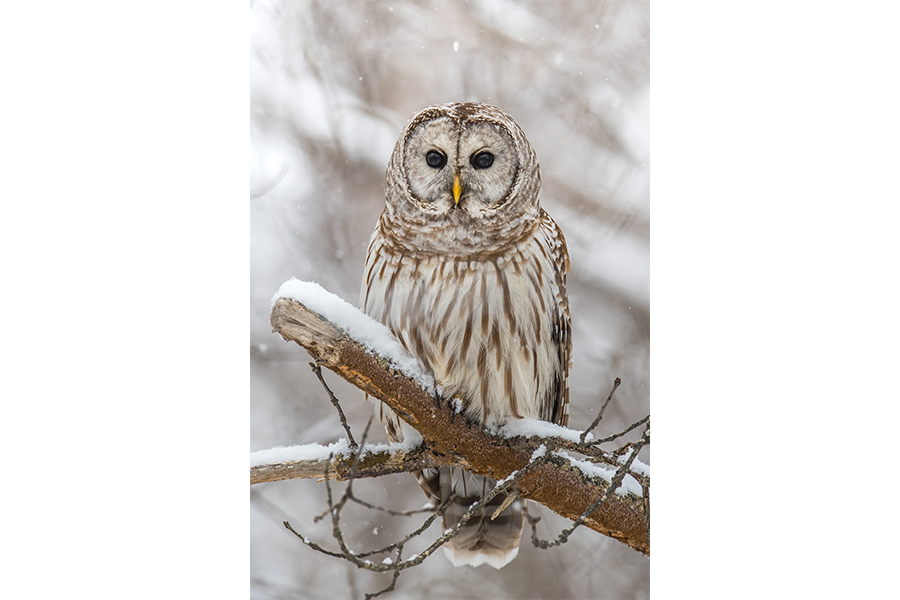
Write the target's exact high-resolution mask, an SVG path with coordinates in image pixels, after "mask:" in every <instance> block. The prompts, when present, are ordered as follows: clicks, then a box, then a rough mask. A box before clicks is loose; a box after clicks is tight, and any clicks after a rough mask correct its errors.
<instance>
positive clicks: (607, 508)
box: [251, 280, 650, 554]
mask: <svg viewBox="0 0 900 600" xmlns="http://www.w3.org/2000/svg"><path fill="white" fill-rule="evenodd" d="M271 324H272V329H273V331H274V332H276V333H279V334H280V335H281V336H282V337H283V338H284V339H285V340H287V341H293V342H296V343H297V344H299V345H300V346H302V347H303V348H305V349H306V350H307V351H308V352H309V354H310V355H311V356H312V357H313V359H314V360H315V361H316V364H317V365H319V366H324V367H327V368H328V369H330V370H332V371H333V372H335V373H337V374H338V375H340V376H341V377H343V378H344V379H346V380H347V381H349V382H350V383H352V384H353V385H355V386H356V387H358V388H360V389H361V390H363V391H364V392H366V393H367V394H369V395H370V396H373V397H375V398H377V399H378V400H381V401H382V402H384V403H385V404H387V405H388V406H389V407H390V408H391V409H392V410H394V412H396V413H397V414H398V415H399V416H400V417H401V418H402V419H403V420H404V421H405V422H406V423H408V424H409V425H410V426H411V427H412V428H413V429H415V430H416V431H418V432H419V434H421V437H422V442H421V444H420V445H417V446H415V447H410V448H407V449H397V448H393V449H390V448H382V449H375V448H373V449H372V450H371V451H368V452H366V453H365V455H362V454H361V455H360V456H359V463H358V466H357V468H356V470H355V474H351V464H352V455H353V452H346V451H345V450H347V449H348V448H349V447H350V446H349V445H348V443H347V442H343V446H342V447H340V448H339V447H337V446H335V447H333V448H331V447H329V448H328V449H327V455H324V454H322V453H323V452H326V449H325V447H324V446H318V445H312V446H315V448H308V447H295V448H299V449H297V450H295V451H294V450H289V449H282V451H283V452H285V454H284V455H282V456H277V455H272V456H271V457H270V458H271V459H274V461H273V462H269V458H266V455H260V453H256V454H255V455H254V456H255V457H256V459H257V462H256V463H255V464H254V465H253V466H252V469H251V483H253V482H256V481H274V480H277V479H287V478H294V477H326V476H328V477H330V476H331V475H332V473H334V474H335V475H334V476H336V477H337V478H347V477H351V478H352V477H354V476H355V477H365V476H378V475H381V474H387V473H397V472H402V471H416V470H419V469H422V468H423V467H425V466H436V465H441V464H453V465H457V466H461V467H463V468H465V469H467V470H469V471H471V472H472V473H475V474H478V475H483V476H487V477H491V478H493V479H498V480H502V479H505V478H507V477H515V478H516V481H515V484H516V489H517V491H518V493H519V495H520V496H522V497H523V498H526V499H530V500H534V501H536V502H539V503H540V504H543V505H544V506H546V507H548V508H550V509H551V510H553V511H554V512H556V513H557V514H559V515H561V516H563V517H566V518H569V519H572V520H573V521H575V525H574V526H578V525H581V524H582V523H583V524H584V525H585V526H587V527H589V528H591V529H593V530H595V531H598V532H600V533H603V534H604V535H608V536H610V537H612V538H614V539H617V540H619V541H620V542H622V543H624V544H627V545H628V546H630V547H631V548H634V549H635V550H638V551H639V552H642V553H644V554H649V553H650V541H649V527H648V523H649V514H648V512H647V511H648V509H649V484H650V478H649V470H648V469H647V468H646V466H645V465H641V464H639V463H638V462H637V461H636V456H637V452H638V451H639V450H640V447H641V446H642V445H644V444H647V443H649V416H648V417H646V418H645V419H643V420H642V421H641V422H639V424H643V423H646V424H647V425H646V427H647V428H646V430H645V435H644V437H642V438H641V441H640V442H638V443H637V444H626V445H624V446H623V447H622V448H619V449H618V450H616V451H614V452H608V451H605V450H601V449H600V448H599V447H598V446H599V444H600V443H601V441H594V440H592V437H591V436H590V435H589V434H587V433H585V432H580V431H573V430H570V429H567V428H564V427H559V426H557V425H553V424H550V423H544V422H540V421H531V422H529V421H523V422H516V421H511V422H509V423H508V424H507V425H506V426H505V427H502V428H495V429H494V430H492V431H487V430H485V428H482V427H481V426H479V425H478V424H475V423H470V422H468V421H467V420H466V419H464V418H461V417H460V415H458V414H455V413H454V411H453V409H452V408H451V407H450V406H449V405H447V404H441V403H439V402H438V400H437V399H436V398H435V395H434V382H433V381H432V380H431V378H430V377H429V376H428V375H427V374H426V373H425V372H424V370H423V369H422V368H421V365H420V364H419V363H418V361H417V360H415V358H413V357H412V356H410V355H409V353H407V352H406V350H405V349H404V348H403V346H402V345H401V344H400V343H399V341H397V339H396V338H394V336H393V335H392V334H391V332H390V330H388V329H387V328H386V327H384V326H383V325H381V324H380V323H377V322H376V321H374V320H372V319H370V318H369V317H368V316H366V315H365V314H363V313H362V312H360V311H359V310H357V309H356V308H354V307H353V306H351V305H350V304H348V303H346V302H344V301H343V300H342V299H340V298H338V297H337V296H334V295H332V294H330V293H329V292H327V291H326V290H324V289H323V288H321V287H320V286H318V285H317V284H315V283H307V282H300V281H296V280H291V281H289V282H287V283H285V284H284V285H283V286H282V287H281V289H280V290H279V292H278V294H276V296H275V297H274V298H273V300H272V314H271ZM639 424H635V425H633V426H632V428H633V427H636V426H639ZM595 425H596V424H595ZM591 428H593V427H591ZM591 428H589V429H588V430H586V431H589V430H590V429H591ZM626 431H628V430H626ZM582 434H584V435H582ZM621 435H622V434H616V435H615V436H612V437H611V438H605V439H604V440H603V441H609V440H612V439H616V438H618V437H620V436H621ZM340 444H341V443H340V442H339V443H338V445H340ZM542 445H543V446H544V450H539V449H540V447H541V446H542ZM385 446H386V445H385ZM302 448H307V449H306V450H303V449H302ZM560 451H574V452H577V453H580V454H582V455H584V456H585V457H586V460H578V459H574V458H571V457H569V456H568V455H567V453H566V452H560ZM264 452H273V451H271V450H270V451H264ZM291 452H296V453H295V454H294V455H293V456H292V455H291ZM304 452H308V453H311V454H312V455H311V456H309V455H307V456H303V454H304ZM536 452H538V453H539V456H540V460H537V461H533V460H532V458H533V456H534V455H535V453H536ZM316 453H318V454H316ZM626 454H627V456H626ZM328 456H331V457H333V458H332V459H331V462H330V463H329V458H328ZM623 456H625V458H624V459H623V458H622V457H623ZM369 461H371V462H369ZM601 464H602V465H604V466H601ZM342 465H343V466H342ZM301 467H302V468H301ZM526 467H527V468H526ZM632 467H634V468H632ZM269 469H271V472H267V470H269ZM253 470H256V473H257V475H256V477H257V479H255V480H254V479H252V478H253V477H254V475H253ZM292 473H293V474H292ZM262 474H265V477H268V478H262ZM326 474H327V475H326ZM342 474H343V475H342ZM611 482H612V483H611ZM611 485H614V486H615V488H614V491H615V493H611V492H612V491H613V490H610V487H611Z"/></svg>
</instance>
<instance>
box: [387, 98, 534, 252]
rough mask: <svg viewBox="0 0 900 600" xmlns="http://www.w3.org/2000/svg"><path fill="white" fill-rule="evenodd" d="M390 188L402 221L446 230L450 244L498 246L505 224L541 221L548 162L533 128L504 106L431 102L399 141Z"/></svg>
mask: <svg viewBox="0 0 900 600" xmlns="http://www.w3.org/2000/svg"><path fill="white" fill-rule="evenodd" d="M386 191H387V206H386V214H387V216H388V217H389V218H390V219H391V220H392V221H400V222H398V223H396V225H402V223H403V222H405V223H407V224H409V225H413V224H414V225H416V229H415V232H411V233H417V234H423V233H424V234H426V235H431V234H443V235H441V236H440V237H442V238H444V239H443V240H442V243H444V250H445V251H446V250H447V244H446V243H447V242H448V241H449V242H450V246H451V249H452V247H453V246H458V247H459V250H460V251H464V252H472V251H477V250H478V247H479V246H482V245H484V246H491V247H496V244H497V242H498V239H497V237H496V234H497V233H498V232H500V231H501V230H502V231H503V232H504V233H506V234H510V233H515V231H511V230H510V229H511V228H512V229H513V230H522V229H527V228H528V226H529V225H530V224H532V223H535V222H536V219H538V217H539V213H540V206H539V199H538V196H539V192H540V167H539V165H538V162H537V157H536V155H535V153H534V150H533V149H532V148H531V144H530V143H529V142H528V139H527V138H526V137H525V133H524V132H523V131H522V129H521V128H520V127H519V126H518V125H517V124H516V122H515V121H513V119H512V117H510V116H509V115H508V114H506V113H505V112H503V111H501V110H500V109H498V108H496V107H494V106H490V105H488V104H480V103H473V102H463V103H453V104H445V105H441V106H430V107H428V108H426V109H424V110H422V111H420V112H418V113H417V114H415V115H413V117H412V118H411V119H410V120H409V123H407V125H406V128H405V130H404V132H403V134H402V135H401V136H400V139H399V140H398V141H397V145H396V146H395V147H394V153H393V156H392V157H391V163H390V165H389V166H388V171H387V190H386ZM423 227H424V228H425V229H427V231H423V229H422V228H423ZM506 237H508V235H507V236H506ZM423 244H424V245H426V246H427V245H428V244H427V242H421V243H419V242H415V241H414V240H413V244H412V245H413V246H419V247H421V246H422V245H423Z"/></svg>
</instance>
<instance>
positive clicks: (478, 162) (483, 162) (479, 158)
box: [469, 152, 494, 169]
mask: <svg viewBox="0 0 900 600" xmlns="http://www.w3.org/2000/svg"><path fill="white" fill-rule="evenodd" d="M469 162H470V163H472V166H473V167H475V168H476V169H487V168H488V167H490V166H491V165H492V164H494V155H493V154H491V153H490V152H479V153H478V154H474V155H472V158H470V159H469Z"/></svg>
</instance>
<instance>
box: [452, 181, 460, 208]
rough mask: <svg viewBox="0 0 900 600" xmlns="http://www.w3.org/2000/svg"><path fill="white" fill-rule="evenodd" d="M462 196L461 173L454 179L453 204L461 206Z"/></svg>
mask: <svg viewBox="0 0 900 600" xmlns="http://www.w3.org/2000/svg"><path fill="white" fill-rule="evenodd" d="M460 195H462V186H461V185H460V184H459V173H457V174H456V176H455V177H454V178H453V204H454V205H456V206H458V205H459V197H460Z"/></svg>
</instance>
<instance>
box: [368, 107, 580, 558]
mask: <svg viewBox="0 0 900 600" xmlns="http://www.w3.org/2000/svg"><path fill="white" fill-rule="evenodd" d="M540 186H541V176H540V167H539V165H538V162H537V157H536V155H535V153H534V150H533V149H532V148H531V144H529V142H528V139H527V138H526V137H525V134H524V132H523V131H522V130H521V128H519V126H518V125H517V124H516V123H515V122H514V121H513V120H512V118H511V117H510V116H509V115H507V114H506V113H504V112H503V111H501V110H499V109H497V108H495V107H493V106H489V105H487V104H479V103H468V102H465V103H453V104H447V105H443V106H431V107H428V108H426V109H424V110H422V111H421V112H419V113H417V114H416V115H414V116H413V117H412V118H411V119H410V121H409V123H408V124H407V125H406V129H405V130H404V132H403V134H402V135H401V136H400V139H399V140H398V141H397V144H396V146H395V147H394V151H393V155H392V156H391V160H390V163H389V165H388V168H387V181H386V205H385V208H384V212H383V213H382V214H381V218H380V219H379V221H378V224H377V226H376V227H375V232H374V233H373V234H372V238H371V242H370V244H369V249H368V257H367V259H366V266H365V271H364V273H363V281H362V290H361V294H360V304H361V305H362V308H363V310H364V311H365V312H366V314H368V315H369V316H371V317H372V318H374V319H376V320H378V321H380V322H381V323H384V324H385V325H387V326H388V327H389V328H390V329H391V331H392V332H393V333H394V335H396V336H397V338H398V339H399V340H400V341H401V343H402V344H403V345H404V346H405V347H406V349H407V350H409V352H410V353H411V354H413V355H414V356H415V357H417V358H418V359H419V361H420V362H421V364H422V366H423V367H424V369H425V370H426V371H428V372H430V373H431V374H432V375H433V376H434V379H435V382H436V385H437V390H438V394H439V397H440V400H441V401H443V402H450V403H452V404H453V405H454V406H456V407H457V408H458V409H459V408H461V410H462V411H463V412H464V414H465V416H466V418H468V419H470V420H474V421H477V422H481V423H485V424H488V423H502V422H504V421H506V420H508V419H518V418H539V419H543V420H547V421H552V422H554V423H559V424H561V425H566V424H567V422H568V419H569V415H568V402H569V390H568V386H567V383H566V378H567V375H568V371H569V366H570V356H571V349H572V342H571V325H570V319H569V307H568V301H567V299H566V273H568V271H569V257H568V251H567V249H566V242H565V239H564V237H563V234H562V231H560V229H559V227H558V226H557V225H556V223H555V222H554V221H553V219H551V218H550V216H549V215H548V214H547V213H546V212H544V211H543V209H541V207H540V201H539V198H538V195H539V192H540ZM378 410H379V413H380V418H381V420H382V421H383V422H384V424H385V427H386V429H387V433H388V438H389V439H390V440H392V441H400V440H402V439H403V430H402V428H401V422H400V419H399V417H398V416H397V415H396V414H394V413H393V412H392V411H391V410H390V409H389V408H386V407H384V405H383V404H382V405H380V407H379V409H378ZM416 476H417V479H418V481H419V484H420V485H421V487H422V489H423V490H424V491H425V493H426V495H427V496H428V497H429V498H430V499H431V501H432V502H433V503H434V505H435V506H438V505H440V504H441V503H442V502H443V501H445V500H446V499H447V498H449V496H450V494H451V493H453V492H455V493H456V494H457V499H456V500H455V502H453V503H452V504H451V505H450V507H449V508H448V510H447V511H446V512H445V514H444V515H443V521H444V529H445V530H446V529H448V528H450V527H453V526H454V525H455V524H456V523H457V522H458V521H459V519H460V518H461V517H462V515H463V514H464V513H465V512H466V510H467V509H468V507H469V506H470V505H471V504H472V503H473V502H476V501H477V500H479V499H480V498H481V497H482V496H483V495H484V494H485V493H486V492H487V491H489V490H490V489H491V487H492V485H493V483H494V481H493V480H491V479H486V478H484V477H480V476H477V475H473V474H471V473H468V472H467V471H464V470H463V469H461V468H457V467H441V468H440V469H426V470H424V471H420V472H419V473H417V474H416ZM505 500H506V498H505V497H504V496H503V495H499V496H497V497H495V498H494V499H493V501H492V504H493V506H488V507H486V509H485V511H484V512H483V514H481V515H476V516H475V517H474V518H472V519H471V520H470V521H469V522H468V523H467V524H466V525H465V527H464V528H463V529H462V530H461V531H460V534H459V535H458V536H457V537H456V538H454V539H453V540H451V541H450V542H449V543H447V544H446V545H445V546H444V551H445V554H446V555H447V557H448V558H449V559H450V560H451V562H453V564H455V565H457V566H461V565H466V564H468V565H473V566H477V565H480V564H489V565H492V566H494V567H496V568H498V569H499V568H500V567H502V566H504V565H506V564H507V563H509V562H510V561H511V560H512V559H513V558H515V556H516V554H517V553H518V550H519V541H520V539H521V537H522V527H523V513H522V500H521V499H517V500H515V501H513V502H512V503H511V504H510V505H509V506H508V507H507V508H506V509H504V511H503V512H501V514H500V515H499V516H498V517H497V518H496V519H491V516H492V515H493V514H494V512H495V511H496V509H497V508H498V506H499V505H502V504H503V502H504V501H505Z"/></svg>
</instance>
